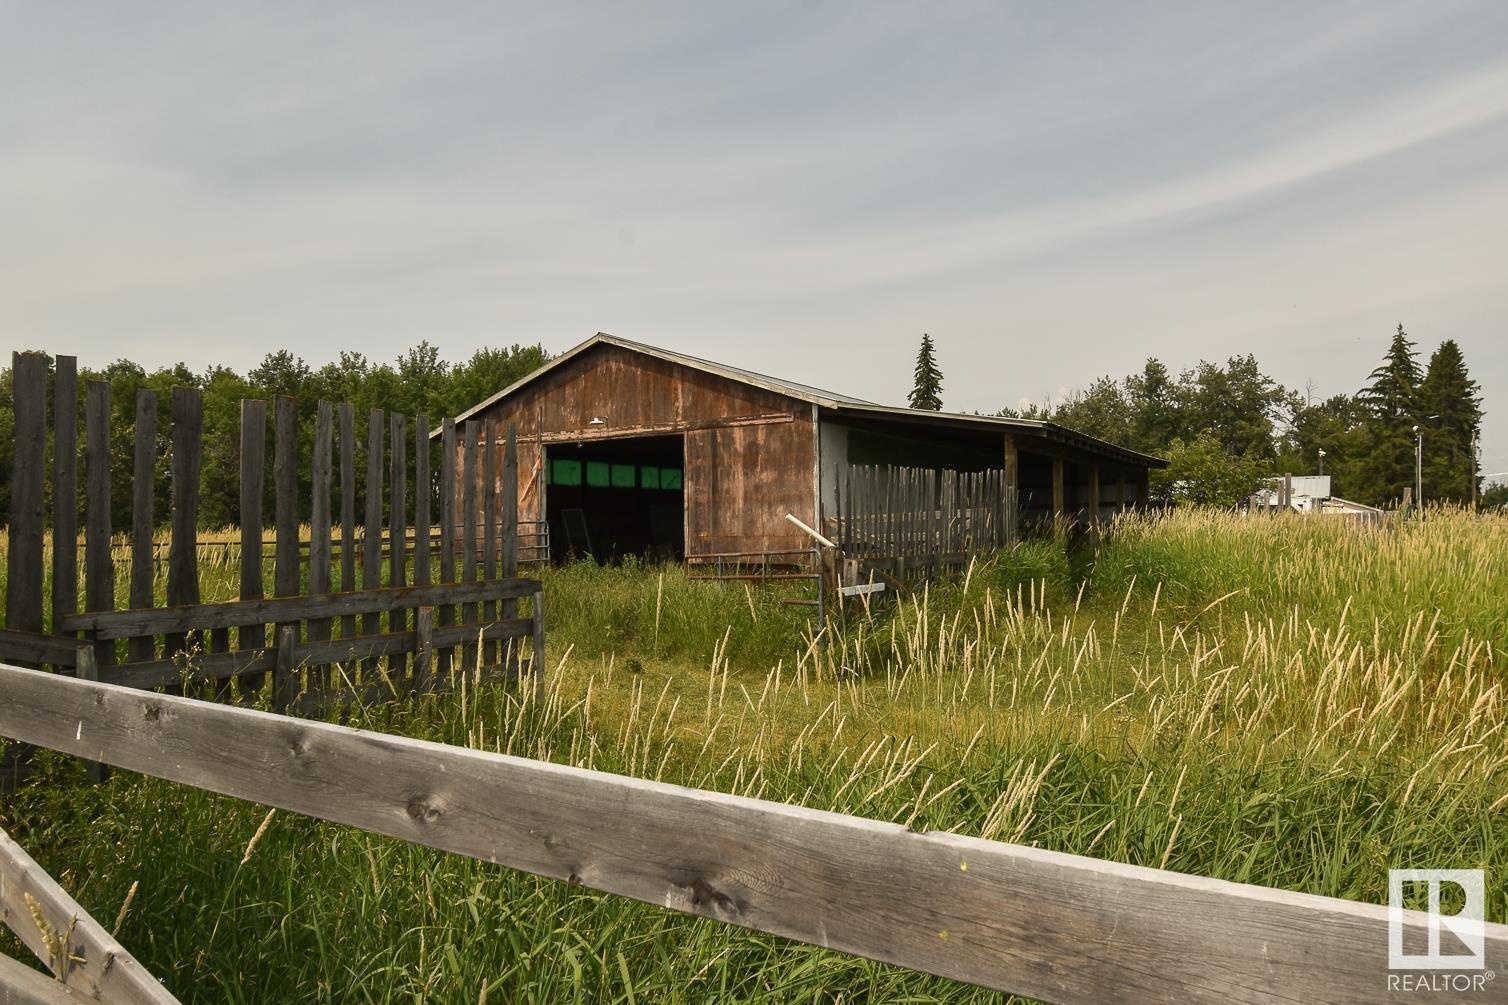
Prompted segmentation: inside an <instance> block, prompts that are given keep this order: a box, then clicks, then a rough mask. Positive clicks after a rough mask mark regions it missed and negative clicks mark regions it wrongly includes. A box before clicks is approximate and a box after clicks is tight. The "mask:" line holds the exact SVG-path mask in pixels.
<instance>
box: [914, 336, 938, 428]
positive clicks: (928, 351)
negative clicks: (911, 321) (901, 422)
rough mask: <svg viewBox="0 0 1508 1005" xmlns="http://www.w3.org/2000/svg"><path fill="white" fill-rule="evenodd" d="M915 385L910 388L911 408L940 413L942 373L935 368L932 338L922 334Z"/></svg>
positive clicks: (915, 372)
mask: <svg viewBox="0 0 1508 1005" xmlns="http://www.w3.org/2000/svg"><path fill="white" fill-rule="evenodd" d="M914 376H915V383H914V385H913V386H912V388H911V395H910V402H911V407H912V408H924V409H926V410H928V411H930V412H941V411H942V371H941V370H939V369H938V368H937V354H936V352H935V351H934V349H933V346H932V336H931V335H927V334H925V333H923V335H922V347H921V351H919V352H918V353H917V354H916V370H915V371H914Z"/></svg>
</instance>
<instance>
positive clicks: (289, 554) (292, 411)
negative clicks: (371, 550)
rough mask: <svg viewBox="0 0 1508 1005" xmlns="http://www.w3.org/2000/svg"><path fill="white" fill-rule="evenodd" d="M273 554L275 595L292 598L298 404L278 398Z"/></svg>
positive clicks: (296, 558)
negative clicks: (274, 543)
mask: <svg viewBox="0 0 1508 1005" xmlns="http://www.w3.org/2000/svg"><path fill="white" fill-rule="evenodd" d="M272 480H273V523H274V525H275V527H276V530H277V544H276V549H275V551H274V552H273V565H272V592H273V593H274V594H275V595H276V596H279V597H290V596H293V595H294V594H296V593H298V592H299V578H300V577H299V547H298V540H299V534H298V527H299V505H298V401H297V400H296V399H294V398H291V397H289V396H287V395H281V394H280V395H278V397H277V400H276V402H275V403H274V406H273V454H272Z"/></svg>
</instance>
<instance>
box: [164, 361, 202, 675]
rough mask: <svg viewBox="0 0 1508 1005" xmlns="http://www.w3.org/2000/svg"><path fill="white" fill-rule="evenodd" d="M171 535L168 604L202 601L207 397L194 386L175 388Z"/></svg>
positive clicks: (169, 641) (174, 639)
mask: <svg viewBox="0 0 1508 1005" xmlns="http://www.w3.org/2000/svg"><path fill="white" fill-rule="evenodd" d="M172 409H173V434H172V436H173V456H172V494H173V511H172V539H171V542H170V544H169V545H168V587H167V601H168V603H169V604H193V603H197V602H198V601H199V549H198V547H197V541H196V539H197V537H198V533H199V468H200V462H201V459H202V457H203V451H204V400H203V397H202V395H201V394H200V392H199V389H198V388H195V387H175V388H173V404H172ZM187 644H188V642H187V636H177V635H170V636H168V637H166V638H165V639H164V640H163V655H164V656H167V657H169V658H171V657H172V655H173V653H175V652H179V651H181V650H183V649H184V648H185V647H186V646H187Z"/></svg>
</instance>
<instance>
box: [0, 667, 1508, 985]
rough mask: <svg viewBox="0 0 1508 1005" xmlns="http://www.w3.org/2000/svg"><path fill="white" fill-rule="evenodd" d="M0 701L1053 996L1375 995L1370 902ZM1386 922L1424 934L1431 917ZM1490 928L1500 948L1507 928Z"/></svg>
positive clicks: (237, 730) (34, 739) (114, 750)
mask: <svg viewBox="0 0 1508 1005" xmlns="http://www.w3.org/2000/svg"><path fill="white" fill-rule="evenodd" d="M0 691H3V693H4V694H6V696H7V701H6V702H4V703H0V734H4V735H7V736H11V737H13V738H16V739H20V740H23V741H26V742H30V743H34V744H39V745H42V746H47V747H52V748H54V749H57V750H60V751H62V752H64V753H67V754H71V755H74V756H84V757H93V758H96V759H98V760H101V761H105V762H107V763H111V764H114V765H116V766H118V767H121V768H124V769H127V770H131V771H138V772H142V773H145V774H149V775H153V776H156V777H159V778H164V779H167V780H170V781H175V782H180V783H184V784H188V785H193V786H196V787H199V788H202V789H206V790H209V791H212V792H217V793H221V794H223V795H229V796H234V797H237V798H241V799H246V800H250V801H253V802H257V803H261V804H264V805H268V806H274V807H279V808H282V809H285V810H291V811H294V812H298V813H304V814H307V815H310V816H315V817H319V818H321V819H325V820H331V821H334V822H337V823H341V824H345V825H349V826H354V827H359V828H362V829H365V830H369V831H372V832H374V833H377V834H382V835H386V836H389V837H394V838H398V839H401V840H406V841H410V842H413V843H416V844H420V845H424V846H427V847H432V848H438V849H442V850H445V851H449V852H453V853H456V854H461V855H466V856H469V857H472V858H476V859H479V860H481V861H486V862H493V863H497V864H499V865H503V866H507V867H511V868H515V869H521V870H525V871H528V872H532V873H535V874H538V875H542V876H546V877H550V878H554V879H560V880H564V881H568V882H571V883H575V884H579V885H582V886H586V887H590V888H593V889H598V890H603V891H606V892H609V893H615V894H619V895H622V896H626V897H631V898H634V899H637V900H641V901H645V902H649V903H653V904H656V905H661V906H665V907H669V908H673V909H676V910H680V911H683V912H686V913H690V914H695V915H698V916H701V917H705V918H710V919H715V920H718V921H723V922H727V923H731V924H736V925H740V926H743V927H745V928H750V929H754V930H757V931H763V932H768V933H771V934H775V935H779V936H783V937H786V938H792V939H796V940H799V941H803V942H808V943H813V944H817V945H821V946H824V947H826V948H829V949H833V950H837V951H841V952H847V953H854V954H857V955H861V956H865V957H868V958H870V959H875V960H879V961H882V962H887V963H893V964H897V965H900V966H905V967H911V968H914V969H917V970H922V971H925V972H928V973H932V974H936V975H939V976H943V977H949V978H953V979H956V980H962V981H968V982H970V983H974V984H978V985H982V986H985V987H990V988H994V989H997V990H1000V991H1007V992H1011V993H1015V994H1021V995H1027V996H1030V997H1032V998H1037V999H1042V1000H1045V1001H1049V1002H1058V1003H1064V1005H1077V1003H1099V1002H1103V1001H1106V1000H1115V1001H1119V1002H1127V1003H1132V1005H1137V1003H1151V1002H1167V1001H1177V1002H1188V1003H1215V1002H1218V1003H1222V1005H1223V1003H1237V1005H1244V1003H1256V1002H1264V1003H1266V1002H1272V1001H1325V1002H1333V1003H1363V1002H1365V1003H1372V1002H1376V1001H1378V1000H1380V999H1381V998H1383V997H1385V993H1384V992H1385V989H1386V983H1385V982H1386V979H1387V962H1388V945H1389V937H1388V935H1389V919H1388V911H1387V910H1386V909H1385V908H1383V907H1381V906H1378V905H1373V904H1364V903H1358V902H1355V901H1347V900H1339V899H1333V898H1328V897H1319V896H1314V895H1311V894H1303V893H1292V892H1287V891H1282V890H1273V889H1267V888H1263V887H1256V886H1249V885H1246V884H1241V883H1232V882H1227V881H1222V880H1215V879H1207V878H1204V877H1199V876H1188V875H1183V874H1180V873H1175V872H1167V871H1162V870H1158V869H1151V868H1146V867H1142V866H1131V865H1123V864H1120V863H1116V862H1109V861H1104V860H1100V859H1092V858H1087V857H1082V856H1075V855H1067V854H1063V853H1060V852H1054V851H1049V850H1046V849H1042V848H1035V847H1028V846H1023V845H1012V844H1006V843H1002V842H995V841H987V840H983V839H980V838H973V837H967V836H964V835H961V834H955V833H950V832H941V831H930V832H918V831H915V830H912V829H910V828H908V827H906V826H905V825H902V824H896V823H887V822H882V821H877V820H868V819H864V818H860V817H852V816H844V815H840V814H836V813H830V812H825V811H821V810H816V809H808V808H806V807H802V806H796V805H789V804H785V803H776V802H768V801H763V800H757V799H752V798H748V797H743V796H734V795H726V794H723V793H718V792H708V791H699V790H695V789H688V788H683V787H681V786H676V785H669V784H664V783H660V782H653V781H648V780H644V779H637V778H629V777H624V776H619V775H610V774H607V773H604V772H598V771H590V770H586V769H582V768H575V767H571V766H568V765H563V764H555V763H551V762H547V761H531V760H526V759H523V758H518V757H511V756H508V755H504V754H495V753H489V752H486V751H482V750H474V749H468V748H460V747H450V746H445V745H442V744H437V743H431V742H427V741H423V740H415V739H410V738H407V737H403V736H393V735H386V734H381V733H373V732H368V731H363V730H356V729H350V728H347V727H343V726H337V725H333V724H328V723H323V722H317V721H307V720H289V719H287V718H284V717H280V716H274V715H270V714H268V713H264V712H258V711H255V710H252V709H246V708H239V707H234V706H227V705H218V704H213V703H208V702H199V701H193V700H191V699H185V698H180V697H176V696H173V695H161V694H146V693H142V692H138V691H131V690H128V689H123V688H117V687H112V686H110V685H107V684H94V683H86V682H82V681H77V680H72V679H69V678H66V677H61V676H58V675H53V674H46V673H39V672H36V671H31V670H23V669H20V668H11V667H0ZM81 723H82V726H81V725H80V724H81ZM227 754H229V755H231V756H227ZM604 807H611V808H612V812H610V813H609V812H603V808H604ZM875 863H883V865H884V867H883V868H876V867H875ZM1401 920H1402V923H1403V926H1404V929H1405V931H1404V936H1405V942H1406V944H1416V943H1415V940H1416V939H1417V940H1418V942H1417V944H1423V941H1424V939H1425V937H1426V930H1427V925H1428V923H1427V919H1426V916H1425V915H1423V914H1421V913H1419V912H1413V911H1408V912H1404V914H1403V917H1402V919H1401ZM1483 927H1484V949H1485V953H1486V956H1487V958H1488V959H1489V960H1492V959H1503V958H1504V954H1508V925H1502V924H1487V925H1484V926H1483ZM89 958H91V959H93V958H96V957H95V956H93V954H91V955H90V957H89ZM1489 991H1490V989H1489ZM1454 994H1455V992H1453V991H1451V990H1448V989H1447V990H1445V991H1443V992H1442V991H1428V990H1426V991H1422V992H1420V993H1419V996H1420V998H1421V1000H1425V1001H1440V1002H1444V1001H1450V1000H1459V999H1458V998H1453V997H1452V996H1453V995H1454ZM1410 997H1411V1000H1412V998H1413V997H1414V996H1412V995H1411V996H1410Z"/></svg>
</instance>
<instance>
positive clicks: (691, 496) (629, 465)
mask: <svg viewBox="0 0 1508 1005" xmlns="http://www.w3.org/2000/svg"><path fill="white" fill-rule="evenodd" d="M469 420H481V422H480V425H481V426H482V427H483V428H485V429H491V430H493V431H494V433H493V435H494V437H495V439H494V449H496V450H499V451H501V449H502V442H501V439H502V435H503V431H504V430H505V429H506V428H507V426H508V425H509V424H512V425H513V426H514V428H515V429H516V431H517V440H518V451H519V463H518V472H519V475H518V493H519V519H520V521H521V523H524V524H527V523H528V522H531V521H533V522H537V525H544V524H547V525H548V540H549V541H550V550H551V552H552V554H553V555H554V556H555V557H556V558H560V557H564V556H565V555H567V554H570V553H575V554H577V555H583V554H588V553H590V554H593V555H596V556H597V557H598V558H603V559H606V558H611V557H615V556H621V555H628V554H642V555H649V556H653V557H658V558H674V559H685V560H690V561H698V560H707V559H714V558H718V557H720V556H721V557H734V558H740V557H741V558H752V557H758V556H769V555H772V554H779V553H791V552H795V551H799V550H802V549H807V548H809V547H810V546H811V539H810V537H809V536H808V535H807V534H806V533H805V532H803V531H802V530H800V529H799V528H798V527H796V526H795V525H794V524H793V523H791V522H790V521H788V520H787V519H786V515H787V514H792V515H794V516H795V517H797V518H798V519H800V520H802V521H804V522H806V523H808V524H809V525H811V526H813V527H822V528H826V529H828V530H829V531H831V530H833V529H834V528H835V527H838V525H839V524H840V523H841V521H842V519H843V518H845V517H847V518H849V519H850V520H856V518H854V517H853V515H852V514H853V507H854V502H855V500H856V499H857V498H858V495H859V494H858V491H857V489H856V487H855V486H858V485H867V486H868V491H869V499H868V503H869V505H870V508H871V509H873V508H874V507H875V506H877V505H880V504H883V505H885V506H887V507H890V508H892V509H893V508H896V507H900V506H903V505H907V503H906V502H905V500H906V499H911V500H912V502H911V503H910V505H913V506H918V505H919V506H925V508H927V509H929V510H935V508H936V506H937V505H938V504H937V503H927V502H925V501H922V502H920V503H918V502H917V499H918V497H916V496H914V495H912V496H907V495H906V493H905V492H902V491H901V490H900V488H899V487H898V486H899V485H900V481H898V480H897V474H898V473H901V472H905V473H908V475H910V474H915V473H916V472H935V473H937V474H938V475H942V474H944V473H947V472H961V473H965V474H966V475H968V476H972V480H969V479H964V481H967V483H968V484H969V485H973V486H976V487H979V488H980V490H981V491H984V490H987V489H988V488H989V487H990V486H995V487H997V489H998V490H999V491H997V492H996V495H995V496H994V497H991V496H989V495H988V493H987V492H986V493H985V494H979V495H977V497H976V496H971V498H974V499H975V502H976V503H978V502H979V501H980V500H985V499H988V498H996V499H997V500H999V504H996V505H994V507H993V514H992V515H991V516H990V519H991V520H993V521H996V522H997V523H998V524H1000V525H1001V526H1000V527H999V530H998V531H997V532H996V539H997V541H998V540H999V539H1001V537H1002V535H1003V539H1005V540H1009V539H1011V538H1013V537H1014V535H1015V533H1016V532H1017V530H1018V528H1019V526H1020V524H1021V523H1022V522H1023V521H1032V520H1040V519H1044V518H1050V517H1052V516H1054V515H1061V516H1065V517H1068V518H1073V519H1078V520H1080V521H1082V522H1085V523H1089V522H1098V521H1100V520H1104V519H1108V518H1109V517H1111V516H1113V515H1114V513H1116V512H1118V511H1119V510H1122V509H1127V508H1131V507H1135V506H1141V505H1145V503H1146V500H1147V474H1148V471H1149V469H1151V468H1154V467H1161V466H1164V465H1165V463H1166V462H1164V461H1162V460H1159V459H1158V458H1155V457H1151V456H1148V455H1145V454H1140V453H1136V452H1134V451H1131V450H1126V449H1123V448H1121V447H1117V446H1115V445H1113V444H1110V443H1106V442H1104V441H1102V440H1098V439H1095V438H1094V437H1091V436H1085V435H1083V434H1081V433H1077V432H1074V431H1072V430H1069V429H1065V428H1063V427H1061V426H1058V425H1055V424H1053V423H1050V422H1042V421H1036V420H1028V419H1008V418H999V417H992V416H980V415H961V414H954V413H947V412H928V411H920V410H916V409H910V408H896V407H891V406H886V405H879V404H875V403H873V402H869V401H863V400H861V399H858V398H852V397H849V396H847V395H842V394H836V393H833V392H831V391H824V390H821V389H819V388H815V387H809V386H807V385H805V384H798V383H793V382H791V381H786V380H779V379H776V378H773V377H766V376H763V375H761V374H757V373H751V372H749V371H747V370H741V369H738V368H736V367H731V366H726V365H723V364H720V363H713V362H709V361H707V360H703V359H697V358H695V357H692V356H686V355H683V354H681V353H676V352H670V351H667V350H665V349H660V348H656V347H654V346H649V345H644V344H641V343H637V342H631V341H629V340H627V339H621V338H616V337H614V336H611V335H605V334H598V335H596V336H594V337H592V338H590V339H588V340H587V341H585V342H583V343H581V344H580V345H578V346H576V347H575V348H573V349H571V350H569V351H568V352H566V353H564V354H563V355H561V356H559V357H557V358H555V359H553V360H551V361H550V362H549V363H548V364H547V365H545V366H544V367H542V368H540V369H539V370H537V371H535V372H534V373H532V374H530V375H529V376H528V377H526V378H524V379H523V380H521V381H519V382H518V383H516V384H514V385H513V386H511V387H508V388H505V389H503V390H502V391H499V392H498V393H497V394H495V395H493V396H492V397H491V398H488V399H487V400H486V401H483V402H481V403H479V404H477V405H476V406H474V407H473V408H471V409H469V410H467V411H466V412H465V413H463V414H462V415H460V416H459V417H457V419H456V424H457V426H458V427H461V428H464V425H465V423H466V422H468V421H469ZM484 442H485V435H484ZM457 449H458V450H459V449H460V448H459V447H458V448H457ZM462 469H463V466H458V470H462ZM501 469H502V466H501V464H495V465H493V470H495V471H500V470H501ZM876 473H878V474H876ZM887 473H888V474H887ZM860 475H862V477H858V476H860ZM960 483H962V482H960ZM934 484H941V482H935V483H934ZM971 491H972V490H971ZM845 495H846V496H847V498H846V499H845ZM839 530H840V531H841V528H839Z"/></svg>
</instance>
